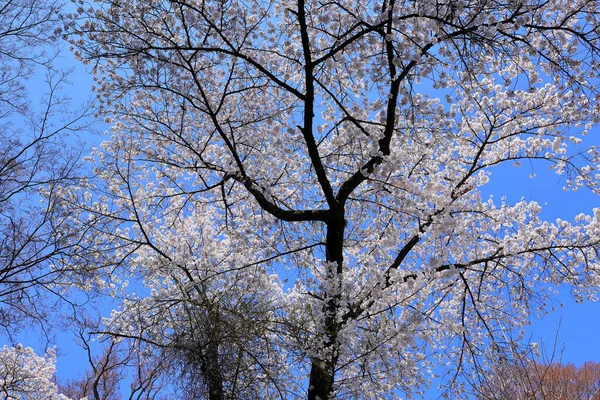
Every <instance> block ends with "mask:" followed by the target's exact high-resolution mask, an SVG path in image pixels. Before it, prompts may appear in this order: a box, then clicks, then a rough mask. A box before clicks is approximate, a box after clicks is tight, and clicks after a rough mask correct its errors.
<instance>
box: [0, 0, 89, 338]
mask: <svg viewBox="0 0 600 400" xmlns="http://www.w3.org/2000/svg"><path fill="white" fill-rule="evenodd" d="M59 11H60V4H59V3H57V2H55V1H45V0H11V1H6V2H3V3H2V4H1V5H0V326H1V327H2V328H3V329H4V331H5V333H6V334H8V336H11V335H13V334H14V333H15V332H16V331H17V330H18V328H19V327H21V326H30V324H31V322H32V319H33V320H35V321H37V322H38V323H39V324H40V325H41V326H42V327H44V326H46V325H47V322H48V319H47V312H48V310H49V309H50V306H51V303H50V302H47V301H45V300H48V299H49V297H48V296H47V295H48V294H50V293H54V294H56V292H57V290H58V289H57V288H56V286H55V285H54V284H55V283H56V281H57V279H58V278H59V274H58V272H59V271H60V269H61V268H60V259H61V257H63V256H64V255H65V254H66V251H67V249H68V248H69V246H70V244H69V243H68V241H67V240H66V239H67V236H70V233H68V230H67V229H63V228H66V227H64V226H63V225H64V222H65V217H66V215H65V214H64V213H63V212H64V210H61V211H60V213H59V212H58V210H57V208H56V198H55V194H56V192H55V187H56V185H57V183H59V182H61V183H62V184H63V185H68V182H73V181H74V180H75V178H76V177H77V175H76V173H75V169H76V166H77V161H78V159H79V152H80V150H78V148H77V145H75V142H74V139H73V137H71V139H70V140H67V137H68V136H69V135H72V133H73V132H75V131H78V130H81V129H83V128H84V123H83V120H84V117H85V115H86V111H85V110H84V111H83V112H81V113H80V114H75V113H74V112H73V111H72V110H71V109H69V103H68V99H67V98H65V97H64V96H63V95H62V94H61V87H62V86H63V85H64V84H65V79H66V75H67V72H66V71H64V70H61V68H58V67H57V65H55V63H54V60H55V57H56V56H57V53H58V50H59V49H58V38H57V34H58V32H59V30H60V29H59V28H60V22H59ZM32 76H38V77H39V81H40V82H44V83H40V85H39V87H33V91H34V93H35V94H34V95H31V96H30V95H29V93H28V90H27V80H28V78H31V77H32ZM42 199H44V201H45V202H43V203H41V202H40V200H42ZM59 228H60V229H59Z"/></svg>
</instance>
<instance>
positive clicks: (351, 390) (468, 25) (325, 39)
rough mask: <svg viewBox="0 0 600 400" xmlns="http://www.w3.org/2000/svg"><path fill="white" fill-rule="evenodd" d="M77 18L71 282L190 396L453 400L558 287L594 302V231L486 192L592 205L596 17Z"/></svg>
mask: <svg viewBox="0 0 600 400" xmlns="http://www.w3.org/2000/svg"><path fill="white" fill-rule="evenodd" d="M79 4H80V6H79V9H78V12H77V14H76V15H74V16H73V19H72V21H71V22H70V23H69V24H68V25H67V27H66V35H67V37H68V38H69V40H70V41H71V43H72V46H73V48H74V49H75V51H76V54H77V55H78V57H80V58H81V60H83V61H84V62H86V63H88V64H90V65H91V67H92V68H93V71H94V72H95V74H96V79H97V88H96V90H97V93H98V101H99V103H100V104H101V108H102V109H101V112H102V113H103V115H105V116H106V120H107V122H110V123H112V128H111V132H110V138H108V140H107V141H106V142H104V143H103V144H102V146H101V147H99V148H98V149H96V150H95V151H94V153H93V155H92V157H91V160H92V161H93V162H94V163H95V166H96V170H95V172H96V178H97V179H92V180H89V181H87V182H85V184H82V185H81V187H80V188H79V190H77V191H69V190H66V189H65V190H63V191H62V192H61V196H63V198H64V207H65V208H69V209H77V210H79V213H80V214H79V216H78V217H77V218H75V219H73V220H72V224H73V226H76V227H83V228H85V230H86V232H87V235H86V236H85V237H83V238H82V239H81V241H80V242H79V243H78V245H79V246H80V248H81V249H82V251H81V252H80V253H79V254H76V255H75V257H73V260H72V263H73V264H72V265H73V267H74V269H77V268H80V269H82V268H84V267H85V266H93V267H94V268H93V269H90V270H89V271H90V274H91V275H90V276H94V280H93V281H91V283H88V284H87V286H86V288H87V289H89V290H98V291H105V292H106V293H111V292H112V294H113V296H117V297H120V296H121V297H122V298H123V305H122V306H121V307H119V308H118V309H117V310H115V311H114V312H113V314H112V315H111V316H110V317H109V318H108V319H107V320H106V322H105V329H104V331H103V333H104V334H111V335H113V336H114V337H115V338H119V337H121V338H134V339H135V340H142V341H144V342H145V343H147V344H150V345H153V346H155V347H156V348H157V349H170V350H173V351H175V352H176V351H177V350H181V351H180V352H179V354H183V355H184V356H183V358H184V359H187V360H188V361H191V360H193V361H194V363H189V362H188V363H187V364H184V365H187V366H189V365H192V366H193V367H194V368H195V373H196V374H197V375H198V376H200V377H201V378H202V382H203V385H204V387H205V389H204V390H205V391H204V392H203V393H204V394H203V395H202V396H204V397H206V398H210V399H221V398H230V397H231V396H233V395H234V394H237V393H244V392H238V391H236V390H239V388H240V385H245V387H247V388H252V390H254V391H255V392H245V393H248V396H249V397H252V396H254V398H256V397H263V398H295V397H308V398H309V399H327V398H358V397H364V398H378V399H380V398H396V397H397V396H398V395H399V394H401V393H404V394H406V395H411V394H412V395H415V394H417V395H418V394H419V393H420V391H421V390H422V389H423V388H426V387H427V386H428V385H429V384H430V382H431V378H432V376H433V370H434V369H435V368H436V367H437V366H452V367H451V368H448V369H447V371H448V374H447V376H445V377H444V382H445V384H444V387H445V390H447V392H448V393H449V394H450V393H452V392H458V393H461V392H462V391H463V388H462V387H461V382H463V381H462V380H461V376H463V375H465V376H470V375H471V374H473V373H476V372H477V371H478V370H480V369H482V368H483V367H484V365H483V364H482V363H484V362H485V361H484V359H485V357H484V356H485V354H486V352H487V351H488V350H489V349H490V348H493V349H494V351H498V352H502V351H505V350H506V351H507V349H508V347H509V346H508V343H506V341H505V340H504V339H503V338H504V337H505V335H504V333H505V332H512V331H514V330H516V329H519V327H520V325H522V324H523V323H524V322H526V321H527V316H528V314H529V313H530V312H540V311H543V309H544V302H545V300H546V299H547V298H548V297H550V296H553V295H554V294H555V291H556V290H557V288H558V287H559V286H561V285H566V286H568V287H569V289H570V290H571V291H572V293H573V295H574V296H576V297H577V298H578V299H592V300H595V299H596V291H597V287H598V284H599V283H600V279H599V274H598V272H599V268H600V266H599V264H598V246H599V243H600V210H598V209H596V210H590V211H591V212H590V213H589V214H586V213H582V214H580V215H578V216H577V217H576V218H575V219H574V220H573V221H565V220H556V221H548V220H545V219H544V218H543V217H542V214H541V213H542V206H541V205H540V204H538V203H537V202H534V201H525V200H521V201H517V202H513V203H511V202H508V201H507V200H504V199H500V200H498V199H495V198H493V197H488V196H486V195H484V194H483V193H484V190H487V188H486V185H487V184H488V182H490V180H493V175H492V169H494V168H495V167H497V166H499V165H507V166H510V165H515V166H518V165H519V164H523V163H528V164H531V165H535V166H536V167H537V168H542V167H543V166H546V167H549V168H551V169H552V170H553V171H554V172H555V173H556V174H557V175H558V176H560V177H562V182H563V183H564V186H565V189H566V190H591V191H593V192H594V193H599V192H600V191H599V189H598V176H597V173H596V170H597V168H598V161H599V155H598V151H597V149H596V148H595V147H593V146H591V144H593V143H588V142H587V141H588V140H589V139H588V138H587V136H586V135H587V134H588V133H589V132H591V131H592V129H593V127H594V124H596V123H597V122H598V115H600V114H599V113H598V111H600V110H599V109H598V102H597V100H598V94H599V93H598V71H600V68H599V67H600V65H599V61H600V59H599V56H600V54H599V51H600V47H599V46H600V42H599V40H600V38H599V33H600V31H599V29H600V14H599V12H600V10H599V9H598V2H596V1H593V0H569V1H567V0H543V1H542V0H515V1H512V0H511V1H499V0H472V1H469V0H464V1H443V0H442V1H440V0H436V1H429V0H416V1H415V0H411V1H395V0H389V1H388V0H383V1H370V2H365V1H352V0H343V1H341V0H340V1H330V2H323V1H306V0H296V1H291V0H287V1H275V0H273V1H267V0H265V1H258V0H257V1H253V0H249V1H238V0H225V1H222V0H221V1H210V0H170V1H147V0H144V1H137V0H132V1H129V2H126V3H125V2H122V1H120V0H99V1H94V2H93V4H86V3H85V1H82V2H80V3H79ZM586 143H587V145H586ZM77 229H79V228H77ZM128 283H129V285H130V287H127V284H128ZM181 332H184V334H183V335H182V334H181ZM239 332H241V333H239ZM178 343H184V345H183V346H182V347H178V346H177V344H178ZM190 343H191V344H194V345H195V346H196V347H197V349H196V350H197V351H195V352H191V353H190V352H189V349H190V348H193V346H191V347H190V345H189V344H190ZM182 349H183V350H182ZM238 366H239V368H238ZM184 370H185V368H184ZM244 371H249V373H247V375H246V376H244V375H243V373H244ZM250 372H251V373H250ZM257 380H258V381H257ZM240 396H241V395H240Z"/></svg>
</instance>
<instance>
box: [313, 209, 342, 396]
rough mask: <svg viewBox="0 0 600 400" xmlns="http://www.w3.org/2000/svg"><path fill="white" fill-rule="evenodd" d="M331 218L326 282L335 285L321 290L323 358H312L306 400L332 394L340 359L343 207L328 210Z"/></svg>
mask: <svg viewBox="0 0 600 400" xmlns="http://www.w3.org/2000/svg"><path fill="white" fill-rule="evenodd" d="M331 215H332V217H331V218H330V220H329V221H328V222H327V243H326V251H327V255H326V256H327V261H328V262H329V263H330V265H329V267H328V271H327V274H326V279H327V281H328V283H331V282H333V283H334V284H333V285H327V287H335V288H336V289H335V292H334V293H327V292H326V293H324V298H325V304H324V305H323V312H324V314H325V326H324V331H323V332H322V336H323V342H324V343H325V349H324V350H325V352H324V353H325V357H323V358H319V359H313V360H312V363H311V370H310V381H309V388H308V399H309V400H317V399H320V400H326V399H329V398H330V397H331V393H332V391H333V383H334V381H335V367H336V365H337V362H338V358H339V344H338V332H339V330H340V324H339V323H338V322H337V314H338V310H339V307H340V294H341V293H340V290H341V282H342V272H343V261H344V253H343V248H344V247H343V242H344V228H345V220H344V209H343V207H340V208H339V210H335V211H333V210H332V212H331Z"/></svg>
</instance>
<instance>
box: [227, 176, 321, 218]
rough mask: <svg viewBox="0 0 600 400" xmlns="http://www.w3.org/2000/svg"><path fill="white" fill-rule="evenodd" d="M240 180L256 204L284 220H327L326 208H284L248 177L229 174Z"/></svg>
mask: <svg viewBox="0 0 600 400" xmlns="http://www.w3.org/2000/svg"><path fill="white" fill-rule="evenodd" d="M229 177H231V178H233V179H235V180H236V181H238V182H240V183H241V184H242V185H244V187H245V188H246V189H247V190H248V192H250V194H252V196H254V198H255V199H256V201H257V202H258V204H259V205H260V206H261V207H262V209H263V210H265V211H266V212H268V213H269V214H271V215H272V216H274V217H276V218H277V219H280V220H282V221H286V222H300V221H323V222H325V221H327V220H328V219H329V214H330V212H329V211H328V210H284V209H283V208H281V207H279V206H278V205H277V204H275V203H274V202H272V201H271V200H269V199H268V198H267V196H266V195H265V193H264V192H263V190H262V189H261V188H260V187H259V186H258V185H256V184H254V183H253V182H252V181H251V180H250V179H249V178H241V177H239V176H229Z"/></svg>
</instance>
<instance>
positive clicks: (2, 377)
mask: <svg viewBox="0 0 600 400" xmlns="http://www.w3.org/2000/svg"><path fill="white" fill-rule="evenodd" d="M55 361H56V355H55V354H54V351H53V349H49V350H48V351H47V353H46V355H45V356H44V357H40V356H38V355H36V354H35V352H34V351H33V349H32V348H30V347H23V346H22V345H17V346H15V347H7V346H4V347H2V348H1V349H0V393H2V396H3V398H5V399H19V400H20V399H23V400H25V399H48V400H69V399H68V398H67V397H66V396H64V395H62V394H59V393H58V392H57V387H56V385H55V384H54V382H53V378H54V371H55V366H54V363H55Z"/></svg>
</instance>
